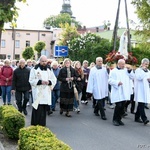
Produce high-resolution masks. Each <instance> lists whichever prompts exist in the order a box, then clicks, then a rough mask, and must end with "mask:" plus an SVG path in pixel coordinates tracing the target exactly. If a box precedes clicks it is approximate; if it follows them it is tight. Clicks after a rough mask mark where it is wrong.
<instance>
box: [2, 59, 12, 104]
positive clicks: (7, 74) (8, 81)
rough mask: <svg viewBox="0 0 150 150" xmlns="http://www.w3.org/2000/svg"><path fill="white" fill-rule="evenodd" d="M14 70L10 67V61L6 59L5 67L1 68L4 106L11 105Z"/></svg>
mask: <svg viewBox="0 0 150 150" xmlns="http://www.w3.org/2000/svg"><path fill="white" fill-rule="evenodd" d="M12 76H13V69H12V68H11V66H10V60H9V59H6V60H5V61H4V66H3V67H2V68H1V89H2V99H3V103H4V105H6V97H7V104H8V105H10V104H11V85H12Z"/></svg>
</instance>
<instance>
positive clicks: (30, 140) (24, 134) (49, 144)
mask: <svg viewBox="0 0 150 150" xmlns="http://www.w3.org/2000/svg"><path fill="white" fill-rule="evenodd" d="M18 149H19V150H71V148H70V147H69V146H68V145H66V144H65V143H63V142H62V141H60V140H58V139H57V138H56V137H55V135H54V134H53V133H52V132H51V131H50V130H49V129H48V128H46V127H42V126H30V127H27V128H22V129H21V130H20V132H19V141H18Z"/></svg>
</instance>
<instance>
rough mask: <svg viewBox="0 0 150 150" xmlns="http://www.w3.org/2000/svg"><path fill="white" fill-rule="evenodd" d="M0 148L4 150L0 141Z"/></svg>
mask: <svg viewBox="0 0 150 150" xmlns="http://www.w3.org/2000/svg"><path fill="white" fill-rule="evenodd" d="M0 150H5V149H4V147H3V144H2V143H1V141H0Z"/></svg>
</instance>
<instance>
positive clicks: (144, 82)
mask: <svg viewBox="0 0 150 150" xmlns="http://www.w3.org/2000/svg"><path fill="white" fill-rule="evenodd" d="M148 67H149V59H147V58H143V59H142V61H141V65H140V67H139V68H137V69H133V68H132V66H130V65H126V64H125V60H123V59H120V60H119V61H118V63H117V66H116V68H113V69H110V67H109V66H107V65H106V64H103V58H102V57H97V58H96V60H95V62H92V63H91V64H90V65H89V62H88V61H87V60H84V61H83V63H81V62H80V61H71V60H70V59H69V58H66V59H64V61H63V63H60V64H59V63H58V61H56V60H51V59H47V57H46V56H44V55H42V56H41V57H40V58H39V60H38V61H37V62H36V61H33V60H27V61H25V60H24V59H20V60H19V61H16V60H12V61H10V60H9V59H6V60H4V61H3V62H2V61H1V62H0V86H1V88H0V90H1V91H0V95H1V98H2V101H3V104H4V105H6V104H7V105H11V104H12V103H11V96H12V94H13V95H15V99H16V105H17V107H18V111H20V112H21V113H22V112H23V113H24V115H27V114H28V112H27V109H26V107H27V105H28V103H29V98H30V97H31V101H32V115H31V125H42V126H46V115H47V114H48V115H50V114H52V113H53V111H55V109H56V103H57V102H58V100H59V104H60V111H59V113H60V115H63V114H65V116H66V117H71V116H72V114H71V112H72V111H73V110H74V111H75V112H77V113H79V112H80V108H79V103H82V104H85V105H87V104H88V99H91V100H93V108H94V114H95V115H96V116H101V119H102V120H107V116H106V114H105V102H106V101H107V102H108V103H109V105H110V108H114V114H113V118H112V121H113V125H115V126H122V125H124V123H123V122H122V117H123V116H125V115H127V113H126V111H127V107H128V105H129V104H130V103H131V113H132V114H134V121H135V122H138V123H144V125H146V124H147V123H149V120H148V119H147V116H146V113H145V108H147V109H148V106H147V104H149V103H150V71H149V69H148ZM136 103H137V107H136V108H135V106H136V105H135V104H136Z"/></svg>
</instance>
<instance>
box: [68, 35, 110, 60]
mask: <svg viewBox="0 0 150 150" xmlns="http://www.w3.org/2000/svg"><path fill="white" fill-rule="evenodd" d="M67 43H68V46H69V57H70V58H71V59H72V60H79V61H81V62H82V61H83V60H88V61H89V62H93V61H95V59H96V57H98V56H100V57H103V58H105V57H106V55H107V54H108V52H109V51H110V46H111V43H110V42H109V40H106V39H102V38H101V37H100V36H98V35H96V34H93V33H85V34H84V35H80V36H79V37H77V38H74V39H70V40H69V41H67Z"/></svg>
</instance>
